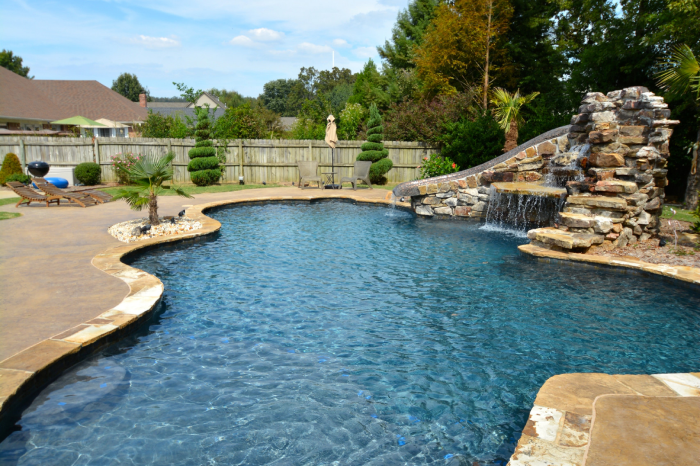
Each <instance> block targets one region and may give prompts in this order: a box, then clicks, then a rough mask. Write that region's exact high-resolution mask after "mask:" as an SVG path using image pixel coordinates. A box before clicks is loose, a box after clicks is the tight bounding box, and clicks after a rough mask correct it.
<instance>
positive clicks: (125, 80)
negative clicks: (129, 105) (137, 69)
mask: <svg viewBox="0 0 700 466" xmlns="http://www.w3.org/2000/svg"><path fill="white" fill-rule="evenodd" d="M112 90H113V91H115V92H117V93H119V94H121V95H123V96H124V97H126V98H127V99H129V100H130V101H132V102H138V101H139V94H146V97H147V98H148V97H149V94H150V93H149V92H148V89H146V88H145V87H143V86H142V85H141V83H140V82H139V78H137V77H136V75H135V74H131V73H122V74H120V75H119V77H118V78H117V79H115V80H114V81H112Z"/></svg>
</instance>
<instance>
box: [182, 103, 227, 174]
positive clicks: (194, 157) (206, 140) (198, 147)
mask: <svg viewBox="0 0 700 466" xmlns="http://www.w3.org/2000/svg"><path fill="white" fill-rule="evenodd" d="M196 112H197V126H196V131H195V132H194V135H195V141H196V142H195V145H194V148H192V149H190V151H189V152H188V154H189V156H190V159H191V160H190V163H189V164H188V165H187V170H188V171H189V172H190V179H191V180H192V182H193V183H194V184H196V185H197V186H209V185H210V184H213V183H216V182H217V181H219V179H220V178H221V170H220V169H219V168H217V167H218V166H219V158H218V157H216V149H215V148H214V147H212V145H213V143H212V141H211V124H210V122H209V109H208V108H198V109H196Z"/></svg>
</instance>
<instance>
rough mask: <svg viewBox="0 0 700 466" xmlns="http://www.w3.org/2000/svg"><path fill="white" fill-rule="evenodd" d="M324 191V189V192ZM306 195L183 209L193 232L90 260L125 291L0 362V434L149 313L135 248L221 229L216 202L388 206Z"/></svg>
mask: <svg viewBox="0 0 700 466" xmlns="http://www.w3.org/2000/svg"><path fill="white" fill-rule="evenodd" d="M324 194H325V193H324ZM332 194H334V195H323V196H309V195H306V194H302V193H299V194H298V195H291V196H257V197H252V198H243V199H229V200H224V201H217V202H210V203H206V204H199V205H195V206H193V207H190V208H188V209H187V216H188V217H190V218H192V219H194V220H199V221H200V222H201V223H202V228H201V229H199V230H195V231H192V232H188V233H185V234H179V235H171V236H160V237H156V238H151V239H147V240H144V241H139V242H136V243H129V244H123V245H119V246H115V247H112V248H109V249H107V250H106V251H105V252H103V253H101V254H97V255H96V256H95V257H93V259H92V265H93V266H95V267H96V268H98V269H100V270H101V271H103V272H105V273H107V274H109V275H112V276H113V277H115V278H118V279H120V280H122V281H123V282H125V283H126V284H127V285H128V286H129V293H128V294H127V295H126V297H125V298H124V299H123V300H122V301H121V302H120V303H119V304H118V305H117V306H115V307H113V308H112V309H109V310H107V311H104V312H102V313H101V314H100V315H98V316H97V317H95V318H94V319H91V320H88V321H87V322H84V323H82V324H80V325H77V326H75V327H73V328H71V329H67V330H66V331H64V332H61V333H59V334H57V335H54V336H53V337H51V338H47V339H46V340H43V341H41V342H39V343H37V344H35V345H33V346H31V347H29V348H26V349H24V350H22V351H20V352H19V353H17V354H15V355H13V356H10V357H9V358H7V359H5V360H3V361H0V439H3V438H4V437H5V436H6V435H7V434H9V430H10V429H11V428H12V425H13V424H14V421H16V419H18V418H19V416H20V414H21V410H22V409H23V408H24V407H26V404H27V403H28V402H29V401H30V400H32V399H33V398H34V397H35V396H36V395H37V394H38V393H39V392H40V391H41V390H42V389H43V388H44V387H46V385H48V384H49V383H51V382H52V381H53V380H55V379H56V378H58V377H59V376H60V375H61V374H62V373H63V372H64V371H66V370H67V369H69V368H70V367H71V366H73V365H75V364H76V363H78V362H80V361H81V360H83V359H85V358H87V357H88V356H90V355H92V354H94V353H95V352H97V351H99V350H100V349H102V348H104V347H105V346H108V345H110V344H112V343H115V342H117V341H119V340H120V339H122V338H124V337H125V336H127V335H128V334H129V333H131V332H132V331H134V330H135V329H136V328H138V327H139V326H140V325H141V324H142V323H143V322H145V321H146V320H147V319H148V318H149V317H150V316H151V314H152V313H153V311H154V309H155V308H156V305H157V304H158V302H159V301H160V299H161V297H162V295H163V291H164V286H163V283H162V282H161V281H160V279H158V278H157V277H155V276H153V275H151V274H149V273H147V272H144V271H143V270H139V269H137V268H134V267H131V266H129V265H127V264H124V263H123V262H122V261H121V259H122V258H123V257H124V256H126V255H128V254H131V253H133V252H135V251H138V250H139V249H144V248H148V247H153V246H155V245H158V244H163V243H171V242H176V241H181V240H186V239H192V238H196V237H200V236H206V235H209V234H211V233H214V232H217V231H219V230H220V229H221V223H219V222H218V221H216V220H214V219H212V218H210V217H208V216H206V215H205V214H204V212H205V211H207V210H209V209H212V208H214V207H219V206H224V205H231V204H248V203H254V202H280V201H281V202H284V201H313V200H333V199H339V200H351V201H355V202H357V203H360V204H381V205H391V200H388V199H364V198H362V197H359V196H357V195H356V194H354V193H353V194H340V195H338V194H335V193H332ZM396 205H397V207H398V208H401V209H402V210H410V207H409V204H407V203H397V204H396Z"/></svg>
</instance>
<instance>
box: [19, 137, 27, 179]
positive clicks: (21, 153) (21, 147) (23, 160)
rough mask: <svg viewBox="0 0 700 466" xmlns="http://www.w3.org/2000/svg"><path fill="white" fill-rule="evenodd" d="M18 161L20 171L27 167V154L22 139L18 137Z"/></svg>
mask: <svg viewBox="0 0 700 466" xmlns="http://www.w3.org/2000/svg"><path fill="white" fill-rule="evenodd" d="M19 161H20V163H21V164H22V172H23V173H24V170H25V168H27V154H26V153H25V152H24V139H22V138H19Z"/></svg>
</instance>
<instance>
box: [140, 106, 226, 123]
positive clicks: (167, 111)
mask: <svg viewBox="0 0 700 466" xmlns="http://www.w3.org/2000/svg"><path fill="white" fill-rule="evenodd" d="M148 110H151V111H152V112H153V113H159V114H161V115H163V116H175V115H180V117H181V118H183V119H184V117H185V116H188V117H190V118H192V119H193V120H195V119H196V117H197V115H196V114H195V113H194V110H195V109H194V108H168V107H161V108H150V107H149V108H148ZM225 111H226V110H224V109H223V108H217V109H216V110H214V109H210V110H209V112H210V115H211V113H213V114H214V119H217V118H219V117H220V116H222V115H223V114H224V112H225Z"/></svg>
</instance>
